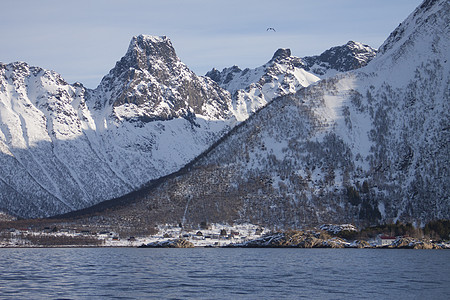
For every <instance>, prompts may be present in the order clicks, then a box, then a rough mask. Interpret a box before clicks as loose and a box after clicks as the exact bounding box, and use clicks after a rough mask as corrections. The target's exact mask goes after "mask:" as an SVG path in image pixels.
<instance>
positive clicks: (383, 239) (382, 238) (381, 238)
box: [377, 234, 396, 246]
mask: <svg viewBox="0 0 450 300" xmlns="http://www.w3.org/2000/svg"><path fill="white" fill-rule="evenodd" d="M395 240H396V238H395V237H394V236H387V235H381V234H380V235H378V236H377V245H378V246H387V245H391V244H392V243H393V242H394V241H395Z"/></svg>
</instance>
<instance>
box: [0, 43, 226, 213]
mask: <svg viewBox="0 0 450 300" xmlns="http://www.w3.org/2000/svg"><path fill="white" fill-rule="evenodd" d="M230 104H231V97H230V95H229V93H228V92H227V91H225V90H223V89H222V88H220V87H219V86H218V85H217V84H216V83H215V82H213V81H212V80H210V79H209V78H206V77H199V76H196V75H195V74H194V73H193V72H192V71H190V70H189V69H188V68H187V67H186V65H184V64H183V63H182V62H181V61H180V60H179V58H178V57H177V56H176V54H175V51H174V49H173V47H172V45H171V42H170V41H169V40H168V39H167V38H166V37H152V36H144V35H140V36H136V37H134V38H133V39H132V41H131V43H130V46H129V49H128V51H127V53H126V55H125V56H124V57H123V58H122V59H121V60H120V61H119V62H117V64H116V66H115V68H113V69H112V70H111V71H110V73H109V74H108V75H107V76H105V77H104V78H103V80H102V81H101V83H100V85H99V86H98V87H97V89H95V90H89V89H86V88H84V87H83V86H82V85H81V84H79V83H76V84H73V85H70V84H68V83H67V82H65V81H64V79H62V78H61V76H60V75H59V74H57V73H56V72H53V71H48V70H43V69H41V68H37V67H31V66H28V65H27V64H26V63H20V62H19V63H11V64H0V121H1V123H0V165H1V168H0V210H5V211H8V212H9V213H12V214H14V215H18V216H22V217H37V216H48V215H52V214H56V213H62V212H67V211H71V210H74V209H80V208H83V207H87V206H90V205H93V204H95V203H98V202H100V201H103V200H107V199H110V198H114V197H118V196H120V195H123V194H125V193H127V192H130V191H133V190H135V189H137V188H139V187H141V186H142V185H143V184H145V183H146V182H148V181H149V180H151V179H155V178H158V177H160V176H163V175H167V174H169V173H171V172H173V171H176V170H178V169H179V168H180V167H181V166H183V165H184V164H185V163H186V162H188V161H190V160H192V159H193V158H195V157H196V156H197V155H199V154H200V153H201V152H203V151H204V150H205V149H207V148H208V147H209V146H210V145H211V144H212V143H213V142H215V141H216V140H217V139H218V138H219V137H220V136H221V135H222V134H223V133H224V132H227V131H228V130H229V128H230V126H231V125H232V123H233V122H234V121H233V120H234V118H233V117H232V114H231V112H230V110H229V109H228V108H229V107H230Z"/></svg>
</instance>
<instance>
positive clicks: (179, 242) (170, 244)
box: [139, 239, 194, 248]
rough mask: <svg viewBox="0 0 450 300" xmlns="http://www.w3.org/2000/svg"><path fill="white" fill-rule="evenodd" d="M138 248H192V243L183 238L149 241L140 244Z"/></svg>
mask: <svg viewBox="0 0 450 300" xmlns="http://www.w3.org/2000/svg"><path fill="white" fill-rule="evenodd" d="M139 248H194V244H192V243H191V242H189V241H186V240H185V239H176V240H168V241H161V242H154V243H149V244H147V245H142V246H140V247H139Z"/></svg>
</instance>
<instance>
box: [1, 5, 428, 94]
mask: <svg viewBox="0 0 450 300" xmlns="http://www.w3.org/2000/svg"><path fill="white" fill-rule="evenodd" d="M421 2H422V0H376V1H368V0H315V1H306V0H271V1H269V0H249V1H245V0H226V1H225V0H223V1H214V0H165V1H153V0H148V1H144V0H128V1H125V0H121V1H119V0H77V1H63V0H39V1H37V0H1V1H0V11H1V17H0V43H1V44H0V62H3V63H10V62H14V61H25V62H27V63H29V64H31V65H34V66H39V67H43V68H46V69H51V70H55V71H57V72H58V73H60V74H62V76H63V78H65V79H66V80H67V81H68V82H70V83H73V82H75V81H79V82H81V83H83V84H84V85H85V86H87V87H90V88H95V87H96V86H97V85H98V83H99V82H100V80H101V78H102V77H103V76H104V75H106V74H107V73H108V72H109V70H110V69H111V68H112V67H114V65H115V62H116V61H117V60H119V59H120V58H121V57H122V56H123V55H124V54H125V52H126V49H127V48H128V44H129V42H130V40H131V37H132V36H133V35H138V34H150V35H166V36H168V37H169V38H170V39H171V41H172V43H173V45H174V47H175V50H176V52H177V54H178V56H179V57H180V58H181V60H182V61H183V62H184V63H185V64H186V65H188V67H189V68H191V69H192V70H193V71H194V72H196V73H197V74H198V75H204V74H205V73H206V72H207V71H209V70H210V69H212V68H213V67H215V68H218V69H222V68H224V67H229V66H232V65H235V64H236V65H238V66H239V67H241V68H246V67H250V68H253V67H257V66H260V65H262V64H264V63H266V62H267V61H268V60H269V59H270V58H271V57H272V55H273V53H274V52H275V50H277V49H278V48H290V49H291V51H292V54H293V55H295V56H306V55H315V54H320V53H321V52H323V51H324V50H326V49H328V48H330V47H332V46H337V45H342V44H345V43H346V42H348V41H349V40H354V41H359V42H362V43H365V44H369V45H370V46H372V47H374V48H378V47H379V46H380V45H381V44H382V43H383V41H384V40H385V39H386V38H387V36H388V35H389V33H390V32H391V31H393V30H394V29H395V27H396V26H397V25H398V24H399V23H400V22H402V21H403V20H404V19H405V18H406V17H407V16H408V15H409V14H410V13H411V12H412V11H413V10H414V9H415V8H416V7H417V6H418V5H419V4H420V3H421ZM267 27H273V28H275V29H276V30H277V31H276V32H267V31H266V28H267Z"/></svg>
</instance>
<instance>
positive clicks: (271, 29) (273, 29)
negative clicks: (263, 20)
mask: <svg viewBox="0 0 450 300" xmlns="http://www.w3.org/2000/svg"><path fill="white" fill-rule="evenodd" d="M266 31H273V32H277V31H276V30H275V28H273V27H269V28H267V29H266Z"/></svg>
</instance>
